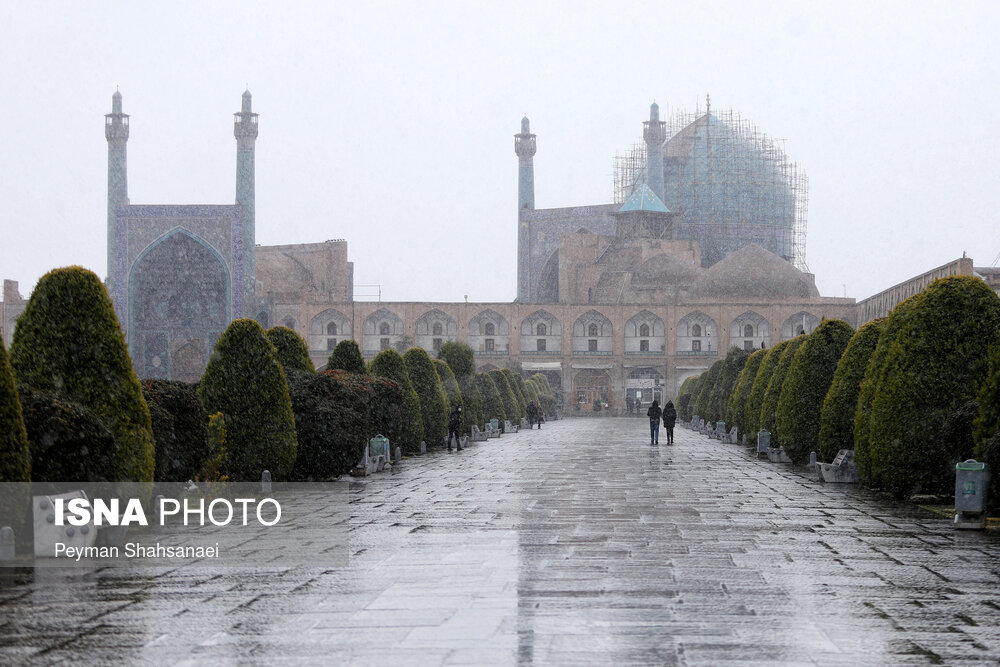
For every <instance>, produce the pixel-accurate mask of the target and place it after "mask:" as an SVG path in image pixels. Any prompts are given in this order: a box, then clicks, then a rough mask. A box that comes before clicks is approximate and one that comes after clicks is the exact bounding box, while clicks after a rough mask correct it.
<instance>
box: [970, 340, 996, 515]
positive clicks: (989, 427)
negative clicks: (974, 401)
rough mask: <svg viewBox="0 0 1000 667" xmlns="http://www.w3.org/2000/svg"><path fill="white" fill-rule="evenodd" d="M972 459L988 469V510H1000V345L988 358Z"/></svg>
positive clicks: (980, 396) (980, 394) (980, 392)
mask: <svg viewBox="0 0 1000 667" xmlns="http://www.w3.org/2000/svg"><path fill="white" fill-rule="evenodd" d="M974 436H975V439H976V450H975V457H976V460H977V461H982V462H985V463H987V464H988V465H989V466H990V473H991V481H990V489H989V504H990V510H991V511H993V512H995V511H996V510H997V508H1000V345H998V346H996V347H995V348H994V349H993V353H992V354H991V355H990V374H989V377H988V378H987V379H986V382H984V383H983V386H982V388H981V389H980V391H979V415H978V416H977V418H976V423H975V432H974Z"/></svg>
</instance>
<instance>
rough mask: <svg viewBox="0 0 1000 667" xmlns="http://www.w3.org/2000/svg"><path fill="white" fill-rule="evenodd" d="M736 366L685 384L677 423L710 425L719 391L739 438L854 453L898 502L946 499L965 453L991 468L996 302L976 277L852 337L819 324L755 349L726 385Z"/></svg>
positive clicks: (999, 384) (803, 454)
mask: <svg viewBox="0 0 1000 667" xmlns="http://www.w3.org/2000/svg"><path fill="white" fill-rule="evenodd" d="M735 363H736V362H735V358H734V357H733V352H732V351H731V352H730V355H728V356H727V357H726V359H722V360H719V361H717V362H716V363H715V364H713V366H712V367H711V368H710V369H709V370H708V371H707V372H705V373H702V374H701V375H700V376H696V377H693V378H688V379H687V380H685V381H684V383H683V384H682V385H681V387H680V390H679V392H678V407H679V412H680V414H681V417H682V418H684V419H690V418H691V417H692V416H693V414H695V413H697V414H698V415H699V416H702V417H705V418H706V421H708V420H714V419H715V418H716V416H717V414H718V411H719V405H720V404H719V403H718V400H719V399H720V397H722V396H725V398H726V400H727V401H728V405H727V411H726V415H727V416H728V418H729V421H728V423H729V424H730V425H737V426H738V427H739V429H740V430H741V431H744V432H746V434H747V436H748V439H749V440H754V439H755V438H756V433H757V431H759V430H767V431H770V432H771V443H772V445H774V446H782V447H784V449H785V452H786V453H787V454H788V456H789V457H791V458H792V460H793V461H796V462H802V461H804V460H805V459H806V458H807V457H808V455H809V452H811V451H816V452H817V453H818V454H819V456H820V458H821V459H823V460H830V459H832V458H833V457H834V456H836V454H837V451H838V450H840V449H849V448H851V447H852V446H853V449H854V452H855V453H854V457H855V461H856V463H857V465H858V471H859V473H860V476H861V479H862V481H863V482H864V483H865V484H867V485H869V486H872V487H876V488H881V489H884V490H886V491H889V492H890V493H892V494H893V495H895V496H897V497H908V496H910V495H912V494H949V493H951V492H952V491H953V490H954V479H955V477H954V470H955V464H956V463H958V462H960V461H962V460H964V459H966V458H969V457H972V456H975V457H978V458H979V459H980V460H984V461H986V462H987V463H990V465H991V467H992V468H993V469H994V470H996V469H998V468H1000V297H998V296H997V294H996V293H995V292H994V291H993V290H992V289H991V288H990V287H989V286H988V285H987V284H986V283H985V282H983V281H982V280H980V279H978V278H973V277H968V276H955V277H950V278H943V279H940V280H936V281H934V282H932V283H931V284H930V285H929V286H928V287H927V288H926V289H925V290H924V291H923V292H921V293H920V294H917V295H915V296H912V297H910V298H909V299H906V300H905V301H903V302H901V303H900V304H899V305H897V306H896V308H895V309H894V310H893V312H892V313H891V314H890V315H889V317H888V318H886V319H884V320H876V321H873V322H869V323H867V324H866V325H865V326H863V327H862V328H861V329H860V330H859V331H857V332H854V331H853V330H852V329H851V327H850V326H849V325H847V324H846V323H844V322H841V321H836V320H824V321H823V322H822V323H821V324H820V326H818V327H817V328H816V329H815V330H814V331H813V332H812V333H811V334H809V335H802V336H798V337H796V338H793V339H791V340H787V341H783V342H782V343H780V344H778V345H777V346H775V347H774V348H772V349H770V350H762V351H758V352H755V353H754V354H753V355H751V356H750V357H749V359H748V360H747V361H746V363H745V366H744V368H743V370H742V371H740V374H739V376H737V380H736V381H735V383H733V385H732V387H731V388H729V387H728V385H727V383H728V382H729V381H730V378H731V377H732V371H733V368H734V367H735V366H734V364H735ZM751 378H752V379H751ZM996 477H997V478H1000V475H998V476H996ZM993 490H994V492H997V493H1000V484H995V485H994V489H993ZM994 498H995V499H997V500H1000V496H998V495H994Z"/></svg>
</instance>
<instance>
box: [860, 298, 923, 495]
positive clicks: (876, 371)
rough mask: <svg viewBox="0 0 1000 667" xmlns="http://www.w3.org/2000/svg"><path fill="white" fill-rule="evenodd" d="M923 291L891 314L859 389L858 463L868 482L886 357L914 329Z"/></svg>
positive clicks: (872, 474) (872, 473) (904, 301)
mask: <svg viewBox="0 0 1000 667" xmlns="http://www.w3.org/2000/svg"><path fill="white" fill-rule="evenodd" d="M919 300H920V294H915V295H913V296H911V297H909V298H908V299H905V300H903V301H901V302H900V303H898V304H896V307H895V308H893V309H892V312H891V313H889V317H888V319H886V322H885V326H884V327H883V329H882V333H881V334H880V335H879V338H878V343H877V344H876V345H875V351H874V352H872V356H871V358H870V359H869V360H868V366H867V367H865V375H864V378H862V380H861V386H860V387H859V388H858V405H857V408H856V409H855V411H854V463H855V464H856V465H857V467H858V474H859V475H860V476H861V481H863V482H865V483H867V484H872V485H874V484H876V483H877V482H876V481H875V475H874V469H873V463H872V458H871V442H870V438H869V435H870V433H869V428H868V427H869V425H870V424H871V409H872V402H873V401H874V400H875V396H877V395H878V392H879V388H880V385H881V384H882V380H883V378H884V377H885V373H886V370H887V368H886V365H885V360H886V358H887V357H888V356H889V350H890V349H892V343H893V341H895V340H896V337H897V336H898V335H900V332H903V331H908V330H909V329H910V328H911V325H910V318H911V317H912V315H913V312H914V310H915V309H916V305H917V302H918V301H919Z"/></svg>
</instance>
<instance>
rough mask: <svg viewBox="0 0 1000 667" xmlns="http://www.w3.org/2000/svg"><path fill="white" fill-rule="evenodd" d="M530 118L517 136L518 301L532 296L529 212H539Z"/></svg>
mask: <svg viewBox="0 0 1000 667" xmlns="http://www.w3.org/2000/svg"><path fill="white" fill-rule="evenodd" d="M530 130H531V126H530V124H529V123H528V117H527V116H525V117H524V118H522V119H521V133H520V134H515V135H514V153H516V154H517V163H518V168H517V300H518V301H521V302H526V301H528V300H529V299H530V297H531V294H530V292H531V275H530V274H531V233H530V232H531V229H530V226H531V222H530V221H529V220H528V216H527V213H528V212H529V211H534V210H535V164H534V160H533V158H534V157H535V135H533V134H532V133H531V131H530Z"/></svg>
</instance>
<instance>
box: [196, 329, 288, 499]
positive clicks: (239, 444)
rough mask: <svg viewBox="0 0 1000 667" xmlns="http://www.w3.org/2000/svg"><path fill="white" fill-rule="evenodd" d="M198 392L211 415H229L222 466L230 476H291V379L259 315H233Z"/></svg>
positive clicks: (252, 478)
mask: <svg viewBox="0 0 1000 667" xmlns="http://www.w3.org/2000/svg"><path fill="white" fill-rule="evenodd" d="M198 394H199V395H200V396H201V400H202V403H203V404H204V406H205V410H206V411H207V412H208V414H214V413H216V412H221V413H222V414H223V415H225V426H226V439H225V445H226V452H227V454H226V458H225V461H224V462H223V465H222V471H223V474H224V475H226V476H227V477H228V478H229V481H233V482H254V481H258V480H260V474H261V472H262V471H264V470H270V471H271V475H272V477H273V478H274V479H275V480H287V479H288V478H289V475H291V472H292V466H293V465H294V464H295V455H296V450H297V448H298V441H297V439H296V435H295V418H294V417H293V414H292V402H291V399H290V397H289V395H288V383H287V381H286V380H285V373H284V371H283V370H282V367H281V365H280V364H279V363H278V356H277V351H276V350H275V349H274V345H272V344H271V343H270V342H269V341H268V340H267V337H266V336H265V335H264V330H263V329H261V326H260V325H259V324H258V323H257V322H256V321H255V320H251V319H246V318H244V319H239V320H233V321H232V322H231V323H230V324H229V326H228V327H227V328H226V330H225V331H224V332H223V333H222V336H220V337H219V340H218V342H217V343H216V344H215V351H214V352H213V353H212V358H211V359H210V360H209V362H208V367H207V368H206V369H205V375H204V376H202V378H201V384H200V385H199V386H198Z"/></svg>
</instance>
